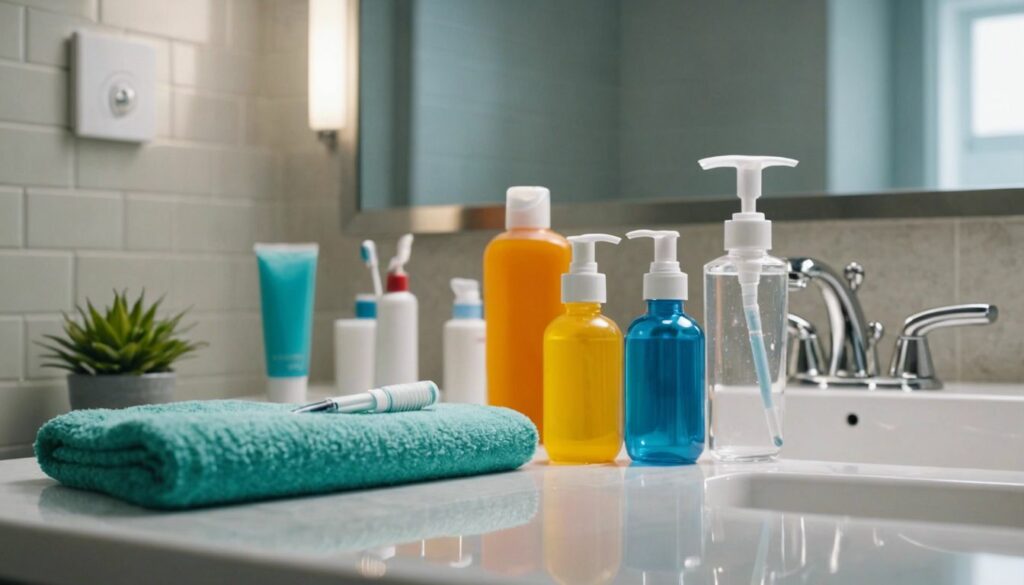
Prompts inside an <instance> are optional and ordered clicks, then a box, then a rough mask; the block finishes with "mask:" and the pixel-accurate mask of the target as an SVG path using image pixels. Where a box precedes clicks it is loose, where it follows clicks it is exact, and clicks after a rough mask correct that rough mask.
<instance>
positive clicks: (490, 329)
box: [484, 187, 571, 439]
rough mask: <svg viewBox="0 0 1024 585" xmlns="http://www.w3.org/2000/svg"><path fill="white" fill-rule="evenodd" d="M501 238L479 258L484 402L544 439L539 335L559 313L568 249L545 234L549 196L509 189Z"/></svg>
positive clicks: (541, 338) (557, 237)
mask: <svg viewBox="0 0 1024 585" xmlns="http://www.w3.org/2000/svg"><path fill="white" fill-rule="evenodd" d="M506 197H507V200H506V206H505V227H506V229H507V231H506V232H504V233H502V234H499V235H498V236H497V237H495V238H494V239H493V240H491V243H490V244H488V245H487V250H485V251H484V319H486V320H487V401H488V402H489V403H490V404H492V405H494V406H507V407H509V408H512V409H515V410H518V411H519V412H521V413H523V414H525V415H526V416H528V417H530V420H532V421H533V423H534V424H535V425H537V430H538V431H540V434H541V435H540V436H541V438H542V439H543V437H544V428H543V425H544V393H543V389H544V366H543V354H544V329H545V328H546V327H547V326H548V323H550V322H551V320H552V319H554V318H555V317H558V316H559V315H561V314H562V299H561V294H562V293H561V279H562V274H563V273H565V272H568V271H569V259H570V256H571V253H570V250H569V242H567V241H566V240H565V238H563V237H562V236H560V235H558V234H556V233H555V232H553V231H551V229H550V228H551V194H550V192H549V191H548V190H547V189H545V188H544V187H511V188H509V190H508V193H507V195H506Z"/></svg>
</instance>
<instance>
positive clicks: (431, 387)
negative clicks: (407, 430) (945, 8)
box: [292, 380, 441, 414]
mask: <svg viewBox="0 0 1024 585" xmlns="http://www.w3.org/2000/svg"><path fill="white" fill-rule="evenodd" d="M440 394H441V393H440V390H438V388H437V384H435V383H433V382H431V381H429V380H425V381H422V382H412V383H410V384H393V385H391V386H383V387H381V388H373V389H372V390H368V391H366V392H360V393H359V394H352V395H349V396H334V397H332V398H326V399H324V400H321V401H320V402H313V403H311V404H307V405H305V406H300V407H299V408H296V409H294V410H292V412H293V413H296V414H301V413H304V412H342V413H351V412H403V411H406V410H421V409H423V408H426V407H428V406H430V405H432V404H435V403H436V402H437V401H438V398H440Z"/></svg>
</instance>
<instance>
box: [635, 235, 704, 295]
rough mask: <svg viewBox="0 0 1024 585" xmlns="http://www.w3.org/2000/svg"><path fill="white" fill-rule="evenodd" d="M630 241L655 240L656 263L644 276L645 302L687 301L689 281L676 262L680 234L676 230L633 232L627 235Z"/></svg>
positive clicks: (653, 263) (652, 263)
mask: <svg viewBox="0 0 1024 585" xmlns="http://www.w3.org/2000/svg"><path fill="white" fill-rule="evenodd" d="M626 237H627V238H629V239H631V240H632V239H635V238H651V239H653V240H654V262H651V268H650V271H649V272H648V273H647V274H645V275H644V300H646V301H653V300H679V301H685V300H686V299H687V296H688V295H687V289H688V288H689V287H688V284H689V283H688V280H687V277H686V273H685V272H683V271H682V270H680V268H679V262H678V261H677V260H676V241H677V240H678V239H679V232H677V231H674V230H633V231H631V232H629V233H627V234H626Z"/></svg>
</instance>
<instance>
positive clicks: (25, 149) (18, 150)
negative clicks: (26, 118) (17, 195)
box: [0, 126, 74, 187]
mask: <svg viewBox="0 0 1024 585" xmlns="http://www.w3.org/2000/svg"><path fill="white" fill-rule="evenodd" d="M73 159H74V148H73V145H72V140H71V137H70V136H68V134H67V133H66V132H64V131H63V130H59V129H56V128H53V129H40V130H34V129H33V130H28V129H25V128H20V127H19V128H13V127H3V126H0V183H6V184H16V185H19V184H20V185H47V186H57V187H63V186H69V185H70V184H71V167H72V161H73Z"/></svg>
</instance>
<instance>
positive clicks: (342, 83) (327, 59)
mask: <svg viewBox="0 0 1024 585" xmlns="http://www.w3.org/2000/svg"><path fill="white" fill-rule="evenodd" d="M348 21H349V10H348V0H309V127H310V128H311V129H313V130H315V131H316V133H317V137H318V138H319V139H320V140H321V141H322V142H324V143H325V144H327V145H328V147H329V148H331V149H334V148H336V147H337V144H338V131H339V130H341V129H342V128H344V127H345V117H346V115H347V113H348V112H347V107H348V104H347V103H346V97H347V96H346V93H347V92H346V80H347V79H348V66H349V64H348V41H349V22H348Z"/></svg>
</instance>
